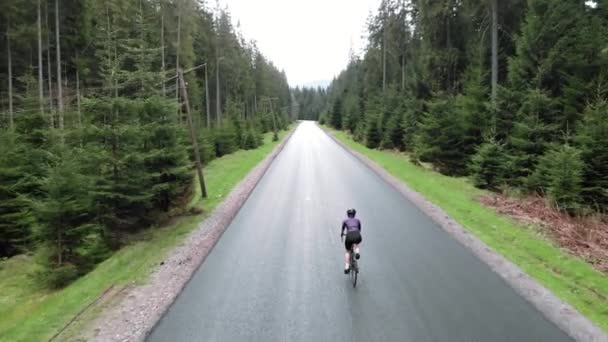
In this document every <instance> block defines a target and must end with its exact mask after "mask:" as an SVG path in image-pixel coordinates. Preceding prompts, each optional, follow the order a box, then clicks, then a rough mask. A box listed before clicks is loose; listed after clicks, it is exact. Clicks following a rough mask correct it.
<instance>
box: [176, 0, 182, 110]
mask: <svg viewBox="0 0 608 342" xmlns="http://www.w3.org/2000/svg"><path fill="white" fill-rule="evenodd" d="M181 31H182V0H177V48H176V51H175V100H176V101H177V102H178V103H179V80H178V78H179V77H178V76H179V75H178V71H177V70H178V69H179V68H180V66H179V52H180V45H181V36H182V34H181ZM179 121H180V122H181V118H180V119H179Z"/></svg>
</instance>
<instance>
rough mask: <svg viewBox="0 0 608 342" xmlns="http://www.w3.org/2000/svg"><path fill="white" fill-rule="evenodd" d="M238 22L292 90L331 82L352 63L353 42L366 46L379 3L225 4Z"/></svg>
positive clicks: (271, 0) (294, 0)
mask: <svg viewBox="0 0 608 342" xmlns="http://www.w3.org/2000/svg"><path fill="white" fill-rule="evenodd" d="M220 4H221V5H222V7H223V6H225V5H227V6H228V9H229V11H230V13H231V15H232V19H233V22H234V23H235V25H236V23H237V21H240V23H241V30H242V32H243V35H244V36H245V38H246V39H248V40H249V39H254V40H256V41H257V43H258V47H259V48H260V50H261V51H262V53H264V55H266V56H267V57H268V58H269V59H270V60H271V61H272V62H273V63H274V64H275V65H276V66H277V67H278V68H279V69H283V70H285V72H286V73H287V78H288V80H289V84H290V85H291V86H296V85H304V84H309V83H313V82H317V81H324V80H331V79H332V78H333V77H334V76H335V75H337V74H338V73H339V72H340V71H341V70H342V69H344V68H345V67H346V64H347V62H348V54H349V51H350V47H351V41H352V44H353V45H354V48H355V51H357V52H358V51H360V50H361V49H362V48H363V47H364V46H365V40H364V39H362V36H363V35H364V34H365V23H366V19H367V17H368V15H369V13H370V12H376V10H377V8H378V6H379V4H380V0H220Z"/></svg>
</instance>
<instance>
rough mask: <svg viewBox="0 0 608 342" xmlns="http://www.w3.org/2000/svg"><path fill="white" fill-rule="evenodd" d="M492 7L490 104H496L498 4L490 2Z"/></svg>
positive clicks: (493, 1)
mask: <svg viewBox="0 0 608 342" xmlns="http://www.w3.org/2000/svg"><path fill="white" fill-rule="evenodd" d="M490 1H491V5H492V104H494V105H495V104H496V92H497V89H498V4H497V2H496V1H497V0H490Z"/></svg>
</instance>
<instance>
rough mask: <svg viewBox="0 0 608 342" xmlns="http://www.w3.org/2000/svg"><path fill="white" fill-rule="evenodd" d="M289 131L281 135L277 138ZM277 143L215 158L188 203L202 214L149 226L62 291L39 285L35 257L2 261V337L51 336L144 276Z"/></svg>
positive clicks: (35, 338)
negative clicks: (203, 187)
mask: <svg viewBox="0 0 608 342" xmlns="http://www.w3.org/2000/svg"><path fill="white" fill-rule="evenodd" d="M286 134H287V133H286V132H281V133H280V136H279V138H280V139H279V142H280V141H281V140H282V139H283V138H284V137H285V135H286ZM279 142H273V141H272V134H271V133H270V134H266V136H265V140H264V145H262V146H261V147H260V148H258V149H255V150H249V151H243V150H241V151H237V152H235V153H233V154H230V155H226V156H223V157H222V158H218V159H215V160H213V161H212V162H211V163H209V165H207V166H206V167H205V170H204V172H205V180H206V182H207V188H208V198H207V199H201V198H200V189H199V188H198V187H197V188H196V189H197V193H196V195H195V199H194V200H193V201H192V202H191V203H190V206H192V205H198V206H201V207H202V208H204V213H203V214H200V215H195V216H187V217H180V218H178V219H176V220H175V221H174V222H173V223H172V224H171V225H167V226H164V227H160V228H156V229H149V230H147V231H146V232H145V233H143V234H142V235H141V239H140V240H139V241H137V242H135V243H133V244H131V245H129V246H126V247H124V248H122V249H121V250H119V251H118V252H117V253H116V254H114V255H113V256H112V257H111V258H109V259H108V260H106V261H104V262H103V263H101V264H100V265H98V266H97V267H96V268H95V269H94V270H93V271H91V272H90V273H88V274H87V275H85V276H84V277H82V278H80V279H78V280H77V281H76V282H74V283H73V284H71V285H70V286H68V287H66V288H64V289H62V290H59V291H53V292H51V291H47V290H45V289H42V288H40V287H38V286H37V285H36V284H35V282H34V281H33V279H32V276H31V274H32V273H33V272H35V271H36V269H37V267H38V266H37V265H36V263H34V262H33V260H32V257H31V256H25V255H21V256H17V257H14V258H11V259H9V260H6V261H1V262H0V341H45V340H48V339H49V338H51V337H52V336H53V335H54V334H55V333H57V332H58V331H59V330H60V329H62V328H63V327H64V326H65V325H66V324H67V323H68V322H69V321H70V320H71V319H72V318H73V317H74V316H75V315H76V314H77V313H78V312H80V311H81V310H82V309H83V308H85V307H86V306H87V305H89V304H90V303H92V302H93V301H95V299H96V298H97V297H98V296H99V295H101V294H102V293H103V292H104V291H105V290H106V289H108V288H110V287H111V286H112V285H115V286H124V285H125V284H128V283H131V282H134V281H135V282H141V281H143V280H145V279H146V278H147V277H148V275H149V274H150V273H151V272H152V271H153V269H154V267H155V265H158V263H159V262H160V261H162V260H163V259H164V258H165V257H166V255H167V253H168V252H169V251H170V250H171V249H172V248H173V247H175V246H176V245H177V244H178V243H179V242H181V241H182V240H183V239H184V238H185V237H186V236H187V235H188V234H189V233H190V232H191V231H192V230H194V229H195V228H196V227H197V226H198V224H199V223H200V222H201V221H202V220H203V219H204V218H205V217H206V216H207V215H208V213H210V212H212V211H213V209H215V207H216V206H217V205H218V204H220V203H221V202H222V201H223V199H224V198H225V197H226V196H227V195H228V194H229V193H230V191H231V190H232V188H234V186H235V185H236V184H237V183H238V182H239V181H240V180H241V179H243V178H244V177H245V176H246V175H247V174H248V173H249V171H251V170H252V169H253V168H254V167H255V166H256V165H257V164H258V163H259V162H260V161H262V160H263V159H264V158H265V157H266V156H267V155H268V154H269V153H270V152H271V151H272V150H273V149H274V148H275V147H276V146H277V144H278V143H279ZM196 184H198V183H196ZM91 318H92V317H91ZM80 324H82V322H80V323H79V325H80Z"/></svg>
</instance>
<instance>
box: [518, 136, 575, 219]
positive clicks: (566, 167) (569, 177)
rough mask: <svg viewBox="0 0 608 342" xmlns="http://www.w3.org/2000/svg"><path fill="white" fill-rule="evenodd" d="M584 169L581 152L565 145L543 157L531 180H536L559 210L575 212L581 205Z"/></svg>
mask: <svg viewBox="0 0 608 342" xmlns="http://www.w3.org/2000/svg"><path fill="white" fill-rule="evenodd" d="M583 168H584V163H583V161H582V159H581V152H580V150H578V149H577V148H575V147H572V146H570V145H568V144H564V145H562V146H559V147H555V148H553V149H551V150H549V151H548V152H547V153H546V154H545V155H544V156H542V157H541V158H540V161H539V164H538V168H537V170H536V171H535V173H534V175H532V177H530V178H531V179H533V180H535V183H537V184H538V185H539V186H540V189H541V190H542V191H544V192H545V193H546V194H547V195H548V196H549V198H550V199H551V200H553V201H554V202H555V204H556V206H557V207H558V208H559V209H561V210H567V211H570V212H574V211H575V210H577V209H579V207H580V203H581V196H580V195H581V190H582V188H581V183H582V180H583Z"/></svg>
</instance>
